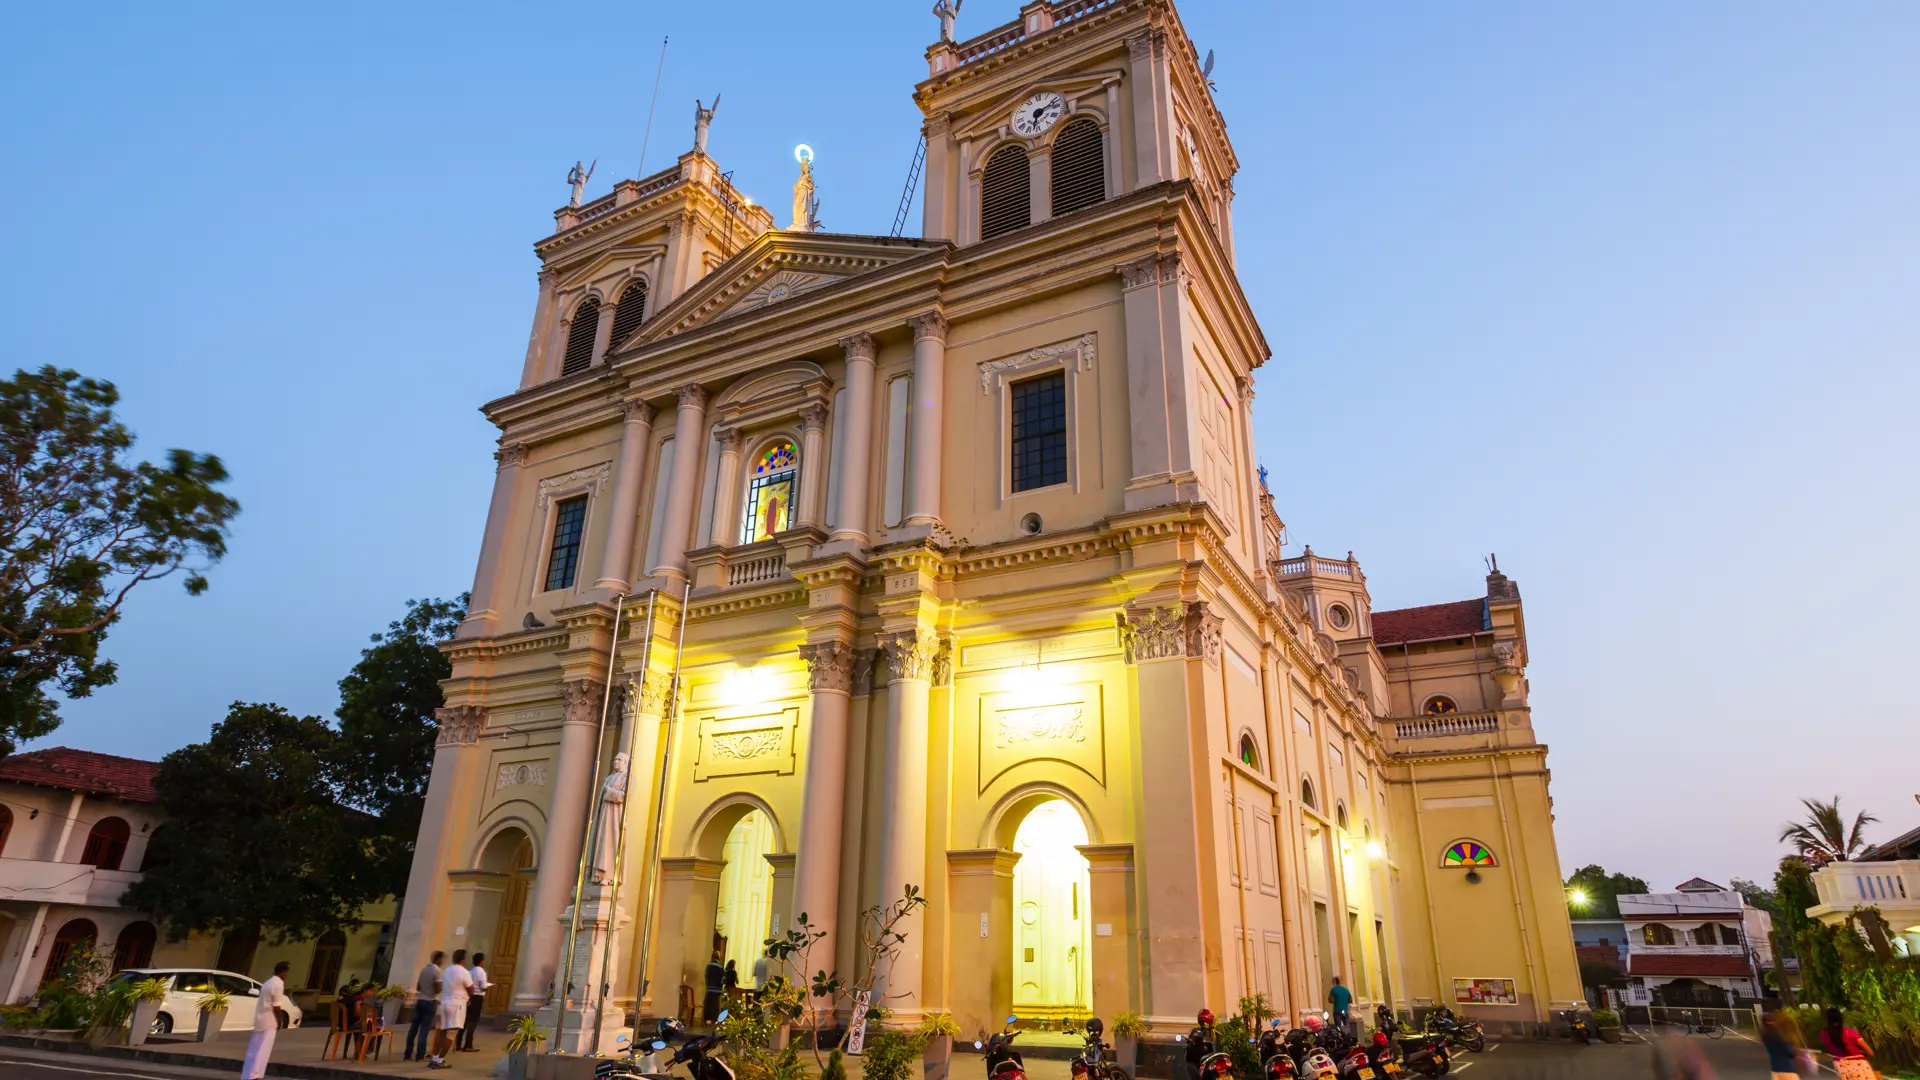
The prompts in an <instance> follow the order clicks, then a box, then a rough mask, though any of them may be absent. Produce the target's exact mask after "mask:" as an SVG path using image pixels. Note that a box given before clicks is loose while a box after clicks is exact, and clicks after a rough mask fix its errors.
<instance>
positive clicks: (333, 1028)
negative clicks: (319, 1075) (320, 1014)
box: [320, 1001, 353, 1061]
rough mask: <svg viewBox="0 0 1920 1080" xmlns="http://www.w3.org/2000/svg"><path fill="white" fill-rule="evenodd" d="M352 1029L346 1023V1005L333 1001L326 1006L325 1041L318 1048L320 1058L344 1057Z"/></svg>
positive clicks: (323, 1059) (324, 1059) (322, 1059)
mask: <svg viewBox="0 0 1920 1080" xmlns="http://www.w3.org/2000/svg"><path fill="white" fill-rule="evenodd" d="M352 1035H353V1029H352V1028H351V1027H350V1026H348V1024H347V1007H346V1006H345V1005H342V1004H340V1003H339V1002H337V1001H336V1002H334V1003H333V1004H332V1005H329V1006H327V1043H326V1045H325V1046H324V1047H322V1048H321V1050H320V1060H321V1061H326V1060H327V1059H329V1058H332V1057H336V1056H338V1057H343V1058H344V1057H345V1056H346V1055H347V1053H348V1045H349V1042H350V1038H351V1036H352Z"/></svg>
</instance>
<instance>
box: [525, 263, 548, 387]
mask: <svg viewBox="0 0 1920 1080" xmlns="http://www.w3.org/2000/svg"><path fill="white" fill-rule="evenodd" d="M552 322H553V271H552V270H542V271H540V298H539V299H538V300H537V301H535V302H534V305H533V329H532V330H530V331H529V332H528V334H527V362H526V365H525V366H523V367H522V368H521V369H520V389H522V390H525V389H527V388H528V387H530V386H534V385H537V384H539V383H542V382H545V381H546V373H545V367H546V363H545V361H546V356H547V351H546V349H545V348H544V346H545V344H546V340H547V328H548V326H549V325H550V324H551V323H552Z"/></svg>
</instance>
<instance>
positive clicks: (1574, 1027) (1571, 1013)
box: [1560, 1009, 1593, 1046]
mask: <svg viewBox="0 0 1920 1080" xmlns="http://www.w3.org/2000/svg"><path fill="white" fill-rule="evenodd" d="M1560 1018H1561V1019H1563V1020H1565V1021H1566V1022H1567V1034H1569V1035H1571V1036H1572V1037H1573V1041H1574V1042H1577V1043H1579V1044H1580V1045H1581V1046H1586V1045H1589V1044H1590V1043H1592V1042H1593V1022H1592V1020H1591V1019H1589V1018H1588V1016H1587V1013H1586V1010H1584V1009H1567V1010H1565V1011H1563V1012H1562V1013H1561V1014H1560Z"/></svg>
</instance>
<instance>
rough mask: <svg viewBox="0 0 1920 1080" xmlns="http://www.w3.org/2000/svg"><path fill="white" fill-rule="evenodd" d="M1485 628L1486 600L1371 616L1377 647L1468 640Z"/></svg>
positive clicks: (1406, 609) (1455, 602)
mask: <svg viewBox="0 0 1920 1080" xmlns="http://www.w3.org/2000/svg"><path fill="white" fill-rule="evenodd" d="M1486 628H1487V602H1486V601H1485V600H1456V601H1454V602H1453V603H1451V604H1428V605H1427V606H1426V607H1410V608H1400V609H1398V610H1397V611H1376V612H1374V613H1373V640H1374V642H1375V644H1379V645H1396V644H1399V643H1400V642H1404V641H1432V640H1434V639H1436V638H1456V637H1471V636H1473V635H1474V634H1478V633H1480V632H1481V631H1483V630H1485V629H1486Z"/></svg>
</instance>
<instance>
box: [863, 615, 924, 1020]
mask: <svg viewBox="0 0 1920 1080" xmlns="http://www.w3.org/2000/svg"><path fill="white" fill-rule="evenodd" d="M884 647H885V648H886V650H887V663H888V666H889V667H890V668H891V674H892V679H891V681H890V682H889V683H888V684H887V751H886V761H885V764H884V770H885V771H884V781H883V783H882V794H881V806H880V813H881V815H882V817H881V823H880V897H879V902H880V903H881V905H883V906H885V905H889V904H892V903H893V902H894V901H896V900H899V899H901V897H902V896H904V895H905V892H906V887H907V886H908V885H912V886H915V887H916V888H920V889H923V890H924V889H925V887H926V881H925V880H923V879H924V877H925V875H926V864H927V800H926V786H927V768H928V760H927V757H928V751H927V704H928V697H929V694H930V692H931V690H932V687H933V662H934V657H935V655H936V654H937V650H938V643H937V642H936V640H935V638H934V636H933V634H931V633H929V632H927V631H925V630H906V631H900V632H896V633H892V634H887V635H885V636H884ZM916 924H918V925H916ZM923 926H924V923H923V921H922V919H921V918H920V917H919V916H909V917H908V918H907V919H906V921H905V922H903V923H902V924H901V925H900V926H899V927H898V929H899V930H901V931H902V932H904V933H906V935H907V941H906V944H904V945H902V946H901V947H900V952H899V953H898V954H897V955H896V957H895V959H894V963H893V969H892V970H891V971H890V972H888V973H887V974H886V976H885V977H884V979H883V980H882V982H881V984H880V990H879V991H878V993H879V994H880V996H883V997H884V998H885V999H886V1001H887V1007H888V1008H890V1009H892V1010H893V1011H894V1013H895V1014H896V1015H897V1016H898V1017H899V1018H900V1019H901V1020H902V1021H904V1022H909V1023H911V1022H914V1021H916V1020H918V1018H919V1012H920V1000H921V997H920V994H921V986H920V973H921V969H922V968H923V966H924V953H925V949H926V941H925V935H924V934H923V933H921V932H920V931H921V930H922V928H923Z"/></svg>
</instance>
